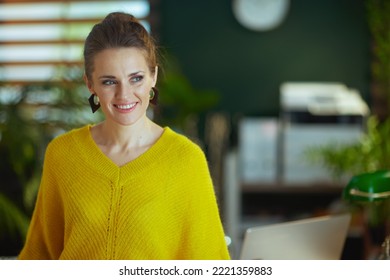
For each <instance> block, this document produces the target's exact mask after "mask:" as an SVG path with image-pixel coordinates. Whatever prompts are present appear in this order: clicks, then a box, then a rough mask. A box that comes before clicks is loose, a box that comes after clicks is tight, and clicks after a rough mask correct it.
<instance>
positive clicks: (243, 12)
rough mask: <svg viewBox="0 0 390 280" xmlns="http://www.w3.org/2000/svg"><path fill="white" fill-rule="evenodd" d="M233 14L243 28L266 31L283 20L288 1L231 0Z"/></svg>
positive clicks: (288, 4)
mask: <svg viewBox="0 0 390 280" xmlns="http://www.w3.org/2000/svg"><path fill="white" fill-rule="evenodd" d="M232 5H233V7H232V8H233V14H234V16H235V17H236V19H237V20H238V22H239V23H240V24H241V25H243V26H244V27H246V28H248V29H251V30H254V31H268V30H271V29H274V28H275V27H277V26H279V25H280V24H281V23H282V22H283V20H284V19H285V17H286V15H287V12H288V8H289V6H290V0H233V3H232Z"/></svg>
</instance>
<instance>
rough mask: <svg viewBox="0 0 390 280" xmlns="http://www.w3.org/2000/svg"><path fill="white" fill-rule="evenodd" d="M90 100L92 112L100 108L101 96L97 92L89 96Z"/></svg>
mask: <svg viewBox="0 0 390 280" xmlns="http://www.w3.org/2000/svg"><path fill="white" fill-rule="evenodd" d="M88 101H89V105H90V106H91V109H92V113H95V112H96V111H97V110H98V109H99V108H100V101H99V97H98V96H97V95H96V94H95V93H93V94H91V96H90V97H89V98H88Z"/></svg>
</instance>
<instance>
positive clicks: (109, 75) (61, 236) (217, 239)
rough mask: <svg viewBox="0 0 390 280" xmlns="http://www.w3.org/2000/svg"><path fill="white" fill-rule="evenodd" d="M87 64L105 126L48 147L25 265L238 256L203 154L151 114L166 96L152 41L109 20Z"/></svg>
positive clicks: (122, 16) (124, 22) (126, 19)
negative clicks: (43, 261)
mask: <svg viewBox="0 0 390 280" xmlns="http://www.w3.org/2000/svg"><path fill="white" fill-rule="evenodd" d="M84 61H85V77H84V80H85V82H86V84H87V87H88V89H89V91H90V92H91V96H92V97H93V98H92V99H91V100H94V101H93V103H92V106H91V107H92V109H93V111H94V110H96V109H98V108H99V107H100V108H101V109H102V111H103V114H104V116H105V119H104V120H103V121H102V122H101V123H98V124H94V125H85V126H83V127H81V128H78V129H74V130H71V131H69V132H67V133H65V134H63V135H60V136H58V137H57V138H55V139H54V140H52V141H51V142H50V144H49V145H48V148H47V150H46V154H45V162H44V168H43V175H42V180H41V184H40V188H39V194H38V199H37V203H36V206H35V209H34V214H33V218H32V221H31V224H30V227H29V231H28V234H27V240H26V243H25V246H24V248H23V250H22V251H21V253H20V255H19V259H144V260H146V259H161V260H169V259H170V260H172V259H229V258H230V257H229V252H228V249H227V244H226V242H225V237H224V230H223V227H222V223H221V219H220V216H219V209H218V205H217V200H216V196H215V193H214V188H213V184H212V179H211V176H210V172H209V169H208V164H207V161H206V157H205V155H204V153H203V151H202V150H201V149H200V147H199V146H198V145H196V144H195V143H194V142H192V141H191V140H190V139H188V138H187V137H185V136H183V135H180V134H178V133H177V132H174V131H173V130H171V129H170V128H169V127H161V126H160V125H158V124H157V123H155V122H153V121H152V120H151V119H149V117H148V116H147V114H146V110H147V108H148V107H149V103H150V102H151V101H152V100H155V98H156V96H157V95H156V92H157V91H156V89H155V87H154V86H155V85H156V81H157V73H158V61H157V54H156V46H155V44H154V40H153V39H152V37H151V36H150V34H149V33H148V32H147V30H146V29H145V28H144V27H143V25H142V24H141V23H140V21H139V20H138V19H136V18H135V17H134V16H132V15H130V14H126V13H122V12H113V13H110V14H108V15H107V16H106V17H105V18H104V20H103V21H102V22H100V23H98V24H96V25H95V26H94V27H93V28H92V30H91V32H90V33H89V35H88V36H87V38H86V41H85V45H84ZM94 97H96V99H95V98H94Z"/></svg>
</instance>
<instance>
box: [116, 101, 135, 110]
mask: <svg viewBox="0 0 390 280" xmlns="http://www.w3.org/2000/svg"><path fill="white" fill-rule="evenodd" d="M135 105H137V103H131V104H115V105H114V107H115V108H118V109H120V110H131V109H133V108H134V107H135Z"/></svg>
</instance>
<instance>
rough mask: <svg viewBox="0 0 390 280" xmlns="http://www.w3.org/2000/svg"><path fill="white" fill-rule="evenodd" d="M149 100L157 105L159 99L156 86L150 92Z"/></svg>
mask: <svg viewBox="0 0 390 280" xmlns="http://www.w3.org/2000/svg"><path fill="white" fill-rule="evenodd" d="M149 100H150V103H152V104H153V105H157V103H158V102H157V101H158V90H157V89H156V88H155V87H152V88H151V89H150V92H149Z"/></svg>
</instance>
